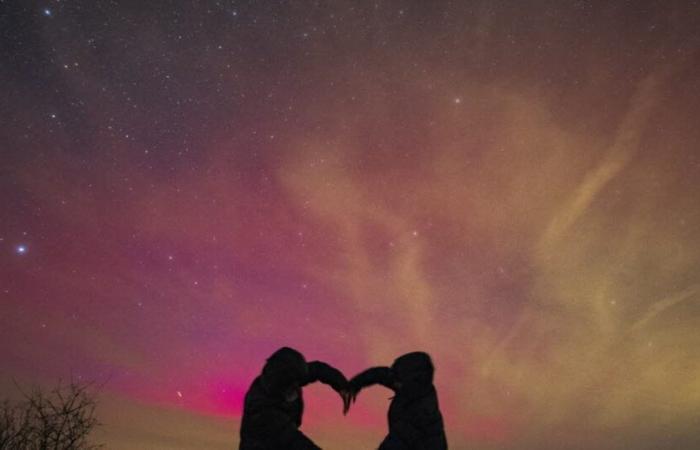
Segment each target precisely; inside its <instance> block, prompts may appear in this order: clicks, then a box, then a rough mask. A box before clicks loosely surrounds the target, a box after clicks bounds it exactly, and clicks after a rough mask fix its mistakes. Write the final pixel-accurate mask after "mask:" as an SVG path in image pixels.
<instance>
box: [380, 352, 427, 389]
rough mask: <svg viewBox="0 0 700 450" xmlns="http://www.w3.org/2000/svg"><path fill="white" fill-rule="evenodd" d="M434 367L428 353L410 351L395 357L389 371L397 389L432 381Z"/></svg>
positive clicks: (423, 384)
mask: <svg viewBox="0 0 700 450" xmlns="http://www.w3.org/2000/svg"><path fill="white" fill-rule="evenodd" d="M434 372H435V369H434V367H433V362H432V360H431V359H430V355H428V354H427V353H425V352H411V353H406V354H405V355H402V356H399V357H398V358H396V360H395V361H394V363H393V364H392V365H391V373H392V375H393V377H394V383H395V384H396V387H397V388H398V389H402V388H406V387H411V388H413V387H420V386H427V385H430V384H432V383H433V373H434Z"/></svg>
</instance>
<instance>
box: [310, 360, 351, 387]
mask: <svg viewBox="0 0 700 450" xmlns="http://www.w3.org/2000/svg"><path fill="white" fill-rule="evenodd" d="M317 381H320V382H321V383H323V384H327V385H329V386H330V387H332V388H333V390H335V391H338V392H340V391H342V390H345V389H346V388H347V384H348V380H347V379H346V378H345V375H343V373H342V372H341V371H340V370H338V369H336V368H335V367H333V366H331V365H330V364H326V363H324V362H323V361H311V362H310V363H309V378H308V379H307V380H306V382H305V383H304V384H303V385H302V386H305V385H307V384H311V383H315V382H317Z"/></svg>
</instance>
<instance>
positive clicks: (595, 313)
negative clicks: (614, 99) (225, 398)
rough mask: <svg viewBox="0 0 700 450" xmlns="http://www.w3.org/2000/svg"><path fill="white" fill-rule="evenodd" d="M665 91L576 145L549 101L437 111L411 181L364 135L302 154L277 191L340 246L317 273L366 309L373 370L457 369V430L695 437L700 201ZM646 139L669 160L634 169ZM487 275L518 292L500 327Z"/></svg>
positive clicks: (660, 83)
mask: <svg viewBox="0 0 700 450" xmlns="http://www.w3.org/2000/svg"><path fill="white" fill-rule="evenodd" d="M671 76H672V71H665V72H658V73H655V74H652V75H651V76H649V77H647V78H645V79H643V80H641V81H640V82H639V83H638V86H637V89H636V93H635V94H634V95H633V96H632V98H631V99H630V102H629V104H628V105H627V106H626V107H625V108H626V111H625V112H624V113H623V114H622V115H621V118H620V121H619V124H618V125H617V131H616V132H615V133H614V135H612V136H604V135H603V136H600V135H598V136H591V135H583V134H580V132H577V131H575V130H576V127H573V126H570V127H569V126H567V124H565V123H562V121H561V119H560V118H557V117H553V116H552V115H551V113H550V112H549V111H550V110H551V108H550V106H551V105H548V104H547V103H546V102H545V101H544V100H542V98H544V97H538V96H534V95H533V96H531V95H523V94H516V93H514V92H512V91H509V90H507V89H502V88H497V87H490V86H480V87H478V89H477V88H476V87H474V88H472V89H471V90H468V93H467V94H465V95H464V97H465V98H468V99H470V102H469V108H470V112H468V113H461V114H455V113H454V112H453V111H452V110H451V109H449V110H448V108H447V107H443V108H436V109H435V111H434V117H435V125H434V127H433V128H432V133H433V134H432V137H431V142H430V148H425V149H421V151H420V152H417V153H415V154H411V155H410V156H409V157H410V158H412V159H413V160H412V164H407V165H404V164H401V163H400V161H399V162H398V163H397V164H396V165H386V166H381V165H380V166H379V167H377V166H376V165H373V164H371V163H367V161H371V157H369V156H367V153H364V152H363V150H362V149H358V148H356V147H354V146H353V143H354V142H358V141H359V139H358V137H357V136H353V135H352V132H350V131H347V130H352V129H362V127H361V126H358V127H353V126H352V124H351V125H348V126H345V127H344V128H343V131H341V132H340V133H338V134H337V135H334V136H335V137H334V139H333V140H332V142H333V143H328V142H330V141H324V140H323V139H319V140H318V141H316V142H302V143H300V144H299V148H300V151H299V152H298V153H297V154H296V155H295V156H294V157H293V158H290V159H289V160H288V161H287V163H286V164H284V165H283V166H282V167H281V169H280V172H279V174H280V177H281V179H282V180H283V181H284V183H285V185H286V186H287V187H288V189H289V191H290V192H291V193H292V194H293V196H294V198H296V199H297V200H298V202H299V204H300V205H301V204H302V203H303V204H304V206H305V207H306V208H308V210H310V211H312V213H313V216H314V217H315V219H316V220H319V221H321V222H322V223H324V224H328V225H331V226H332V227H333V230H334V231H336V232H337V233H338V237H337V239H335V240H334V244H335V245H336V250H337V253H336V254H335V255H334V258H329V259H330V261H319V264H318V265H317V266H316V267H310V268H309V272H310V275H311V276H314V277H316V279H317V280H318V281H320V282H322V283H324V284H326V285H329V286H334V287H335V288H336V289H337V290H338V291H339V292H342V293H343V295H344V296H345V297H347V298H349V299H350V300H351V301H352V302H353V305H354V306H355V307H356V310H357V311H358V314H359V317H361V318H363V321H362V322H361V325H360V326H361V327H362V329H360V330H358V336H360V337H361V339H363V340H364V342H363V345H364V348H365V350H366V354H368V355H369V356H368V359H369V360H370V361H371V362H372V363H381V362H389V361H391V359H393V357H395V356H396V355H397V354H400V353H401V352H403V351H407V350H411V349H414V348H425V349H429V350H430V351H431V352H432V353H433V354H434V355H435V358H436V360H437V361H438V362H443V363H445V364H447V363H449V364H451V365H452V364H456V365H457V366H459V367H460V368H461V372H460V374H461V375H460V376H461V377H462V378H461V379H458V380H439V382H440V383H441V388H442V390H443V391H446V392H442V393H441V395H442V396H443V397H450V398H456V399H459V400H461V402H460V403H461V404H462V406H461V407H460V409H459V411H458V412H457V416H456V417H453V418H452V420H454V423H460V422H461V420H462V419H463V418H465V417H468V416H470V415H471V414H474V413H479V414H484V415H495V416H501V417H508V418H510V419H512V421H513V423H518V424H521V425H523V429H524V430H528V433H531V435H532V436H533V439H535V437H534V436H537V435H538V433H539V432H540V431H541V430H544V429H550V430H556V429H559V428H561V429H564V430H569V431H571V430H573V431H571V432H574V433H575V432H576V431H577V430H578V431H579V432H580V431H582V430H590V429H594V430H600V431H603V432H604V431H605V430H606V429H609V428H610V427H613V428H616V429H620V428H623V429H624V428H625V427H630V428H633V427H635V426H639V425H640V424H644V427H645V429H654V428H655V427H658V428H662V427H664V426H684V425H680V424H686V423H688V422H689V420H691V419H692V418H700V381H698V380H700V376H699V375H700V358H698V356H700V354H699V353H700V351H699V350H698V348H700V346H699V345H698V344H700V333H697V329H698V327H699V326H700V318H698V310H699V307H698V305H697V302H698V294H699V293H700V278H698V274H697V267H700V264H699V263H700V232H699V231H698V230H700V214H699V211H698V207H697V205H696V202H695V200H696V199H697V196H696V195H697V192H688V191H687V190H683V189H682V188H681V186H679V185H678V184H677V177H678V175H677V174H676V172H677V171H678V170H679V169H680V167H681V166H682V165H683V164H684V163H683V159H682V158H683V157H684V156H685V157H687V149H686V148H684V147H682V146H681V145H680V143H681V142H683V139H679V138H677V137H674V136H673V135H672V134H669V135H668V136H665V135H664V134H663V133H664V130H659V129H657V128H654V127H652V126H651V125H652V124H650V121H651V118H653V117H654V115H655V114H659V111H660V110H661V109H662V108H668V104H667V103H664V102H666V101H667V100H668V99H666V98H664V94H663V92H664V91H663V87H664V85H665V84H666V83H669V82H670V81H669V79H670V77H671ZM379 109H381V108H379ZM339 114H341V113H339ZM348 116H349V117H352V116H353V115H352V114H348ZM475 117H481V118H480V119H478V120H477V121H475V120H473V119H474V118H475ZM358 120H359V119H358ZM364 120H376V121H378V122H379V123H380V126H381V123H382V121H383V120H386V122H385V123H386V124H387V125H388V124H389V123H390V122H388V120H389V119H383V118H382V117H374V116H371V115H370V117H369V118H366V119H364ZM494 124H495V125H494ZM650 130H651V131H650ZM649 133H652V134H653V133H657V134H659V133H661V137H662V138H665V139H666V142H667V147H666V148H664V149H660V150H657V149H651V150H650V149H646V150H645V151H643V152H642V151H640V150H639V149H640V148H642V147H644V145H645V144H646V142H647V141H646V140H645V139H646V138H648V136H649ZM338 136H340V137H338ZM649 139H651V138H649ZM652 142H653V141H652ZM695 144H696V145H697V143H695ZM686 145H687V143H686ZM661 150H663V151H661ZM669 152H671V153H673V152H675V153H676V156H677V158H676V159H673V158H669ZM319 155H323V158H324V161H323V164H322V165H319V164H318V163H317V162H318V158H319ZM397 158H398V157H397ZM363 159H364V162H365V163H366V165H364V166H362V164H363V163H362V162H360V163H358V161H363ZM669 161H671V162H669ZM426 224H427V225H426ZM377 236H380V237H381V238H382V239H380V241H381V242H384V243H386V242H388V243H389V244H388V247H387V248H383V247H382V248H378V246H377V245H376V244H377V242H378V240H377V239H376V237H377ZM476 247H478V250H479V251H480V252H481V251H483V250H484V249H486V253H485V255H486V256H484V253H478V252H475V248H476ZM475 255H476V256H475ZM518 264H520V266H518ZM489 270H492V271H497V270H501V271H502V272H503V273H504V274H505V275H504V276H507V275H508V274H509V272H510V271H512V272H517V273H515V274H514V275H513V276H515V277H517V278H518V279H519V280H520V284H521V288H522V289H521V291H520V292H519V294H518V295H517V297H518V298H517V299H513V302H512V303H508V302H504V303H503V308H504V314H503V315H504V317H503V318H502V319H496V320H494V321H489V320H486V318H485V316H484V315H483V314H482V312H483V311H484V310H485V308H486V307H487V305H488V304H489V302H490V301H491V299H490V298H489V297H488V295H489V292H490V291H489V290H488V289H487V287H486V286H482V285H480V281H479V280H480V278H479V276H478V274H477V273H475V272H478V271H489ZM438 274H441V275H440V276H442V278H440V276H437V275H438ZM437 279H440V280H441V281H440V282H436V280H437ZM444 280H448V282H445V281H444ZM455 299H456V300H457V301H458V302H460V303H461V306H462V307H460V308H456V309H454V308H452V309H450V307H451V306H454V305H451V304H450V302H453V301H455ZM505 324H507V326H504V325H505ZM466 374H469V375H468V376H467V375H466ZM676 431H678V430H676ZM453 432H454V431H453ZM567 432H568V431H567ZM523 442H525V441H520V444H522V443H523Z"/></svg>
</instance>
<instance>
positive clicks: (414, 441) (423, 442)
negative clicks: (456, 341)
mask: <svg viewBox="0 0 700 450" xmlns="http://www.w3.org/2000/svg"><path fill="white" fill-rule="evenodd" d="M433 373H434V368H433V363H432V361H431V360H430V356H429V355H428V354H427V353H424V352H413V353H407V354H405V355H403V356H401V357H399V358H397V359H396V360H395V361H394V363H393V364H392V365H391V367H373V368H371V369H367V370H365V371H364V372H362V373H360V374H358V375H357V376H355V377H354V378H353V379H352V380H351V381H350V389H351V390H352V391H353V392H359V391H360V390H361V389H363V388H365V387H368V386H371V385H374V384H381V385H382V386H385V387H387V388H389V389H391V390H393V391H394V392H395V396H394V397H393V399H392V401H391V404H390V405H389V413H388V420H389V434H388V435H387V436H386V438H385V439H384V441H383V442H382V444H381V445H380V446H379V450H446V449H447V438H446V437H445V430H444V425H443V421H442V414H441V413H440V407H439V404H438V398H437V391H436V390H435V387H434V386H433Z"/></svg>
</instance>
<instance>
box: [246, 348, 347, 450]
mask: <svg viewBox="0 0 700 450" xmlns="http://www.w3.org/2000/svg"><path fill="white" fill-rule="evenodd" d="M315 381H320V382H322V383H325V384H328V385H330V386H331V387H332V388H333V389H334V390H335V391H336V392H338V393H339V394H340V395H341V397H342V398H343V407H344V408H343V410H344V411H346V410H347V408H348V407H349V405H350V398H349V393H348V391H347V380H346V378H345V376H344V375H343V374H342V373H341V372H340V371H339V370H337V369H335V368H333V367H331V366H330V365H328V364H326V363H324V362H321V361H312V362H310V363H307V362H306V360H305V359H304V356H303V355H302V354H301V353H299V352H298V351H296V350H294V349H291V348H289V347H282V348H281V349H279V350H277V351H276V352H275V353H273V354H272V356H270V357H269V358H268V359H267V362H266V363H265V366H264V367H263V370H262V374H261V375H259V376H258V377H257V378H255V380H254V381H253V384H252V385H251V386H250V389H248V392H247V393H246V396H245V403H244V405H243V418H242V420H241V443H240V447H239V449H240V450H312V449H320V447H318V446H317V445H316V444H314V443H313V441H311V439H309V438H308V437H306V436H305V435H304V434H303V433H302V432H301V431H300V430H299V427H300V426H301V417H302V414H303V413H304V400H303V398H302V392H301V388H302V387H303V386H306V385H307V384H309V383H313V382H315Z"/></svg>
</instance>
